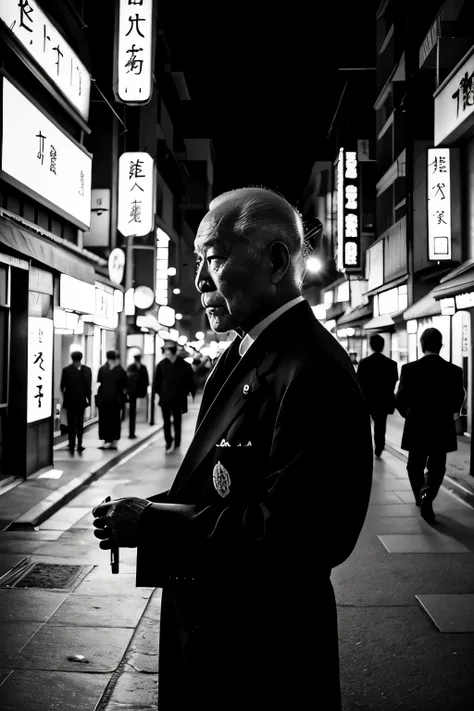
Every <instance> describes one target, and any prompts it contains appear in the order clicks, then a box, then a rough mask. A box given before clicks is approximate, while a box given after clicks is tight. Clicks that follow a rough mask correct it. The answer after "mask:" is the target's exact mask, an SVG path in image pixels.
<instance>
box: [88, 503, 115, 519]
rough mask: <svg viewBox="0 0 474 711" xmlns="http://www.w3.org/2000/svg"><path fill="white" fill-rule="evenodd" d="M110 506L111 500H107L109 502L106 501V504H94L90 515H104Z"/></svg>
mask: <svg viewBox="0 0 474 711" xmlns="http://www.w3.org/2000/svg"><path fill="white" fill-rule="evenodd" d="M110 508H112V502H111V501H109V502H108V503H106V504H104V503H102V504H99V505H98V506H95V507H94V508H93V509H92V515H93V516H94V517H96V518H97V517H98V516H105V515H106V514H107V512H108V510H109V509H110Z"/></svg>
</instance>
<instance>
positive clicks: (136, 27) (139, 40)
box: [116, 0, 154, 105]
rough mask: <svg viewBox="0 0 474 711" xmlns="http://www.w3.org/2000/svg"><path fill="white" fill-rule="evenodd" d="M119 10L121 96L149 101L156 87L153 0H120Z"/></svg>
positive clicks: (126, 100) (135, 101)
mask: <svg viewBox="0 0 474 711" xmlns="http://www.w3.org/2000/svg"><path fill="white" fill-rule="evenodd" d="M118 12H119V23H118V38H117V72H116V73H117V90H116V95H117V99H118V100H119V101H122V102H123V103H125V104H132V105H133V104H145V103H147V102H148V101H149V100H150V98H151V95H152V90H153V87H152V78H153V44H154V43H153V28H154V22H153V0H119V8H118Z"/></svg>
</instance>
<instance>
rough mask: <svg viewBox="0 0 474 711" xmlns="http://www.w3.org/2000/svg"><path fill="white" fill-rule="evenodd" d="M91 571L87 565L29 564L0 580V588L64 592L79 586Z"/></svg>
mask: <svg viewBox="0 0 474 711" xmlns="http://www.w3.org/2000/svg"><path fill="white" fill-rule="evenodd" d="M91 569H92V566H87V565H59V564H57V563H30V564H29V565H26V566H25V565H23V566H18V568H17V571H15V570H12V571H10V575H8V576H5V579H3V578H2V584H1V585H0V587H9V588H44V589H48V590H65V589H70V588H72V587H73V586H74V585H75V584H79V582H80V581H81V580H82V579H83V578H84V577H85V576H86V575H87V573H88V572H89V571H90V570H91ZM15 573H16V574H15Z"/></svg>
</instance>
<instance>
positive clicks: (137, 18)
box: [125, 12, 146, 37]
mask: <svg viewBox="0 0 474 711" xmlns="http://www.w3.org/2000/svg"><path fill="white" fill-rule="evenodd" d="M145 20H146V17H140V16H139V14H138V12H136V13H135V17H132V16H131V15H130V17H129V18H128V21H129V22H130V29H129V30H128V32H127V34H126V35H125V37H128V35H129V34H130V33H131V32H132V30H133V25H135V30H136V32H137V34H138V35H140V37H145V35H142V33H141V32H140V25H139V23H140V22H145Z"/></svg>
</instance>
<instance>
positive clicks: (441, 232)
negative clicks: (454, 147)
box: [427, 148, 451, 261]
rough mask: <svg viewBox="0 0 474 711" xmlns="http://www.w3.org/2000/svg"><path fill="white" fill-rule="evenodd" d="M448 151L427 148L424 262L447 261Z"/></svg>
mask: <svg viewBox="0 0 474 711" xmlns="http://www.w3.org/2000/svg"><path fill="white" fill-rule="evenodd" d="M449 158H450V156H449V148H428V166H427V171H428V180H427V185H428V196H427V197H428V203H427V204H428V259H430V260H436V261H440V260H443V259H451V172H450V170H451V168H450V159H449Z"/></svg>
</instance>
